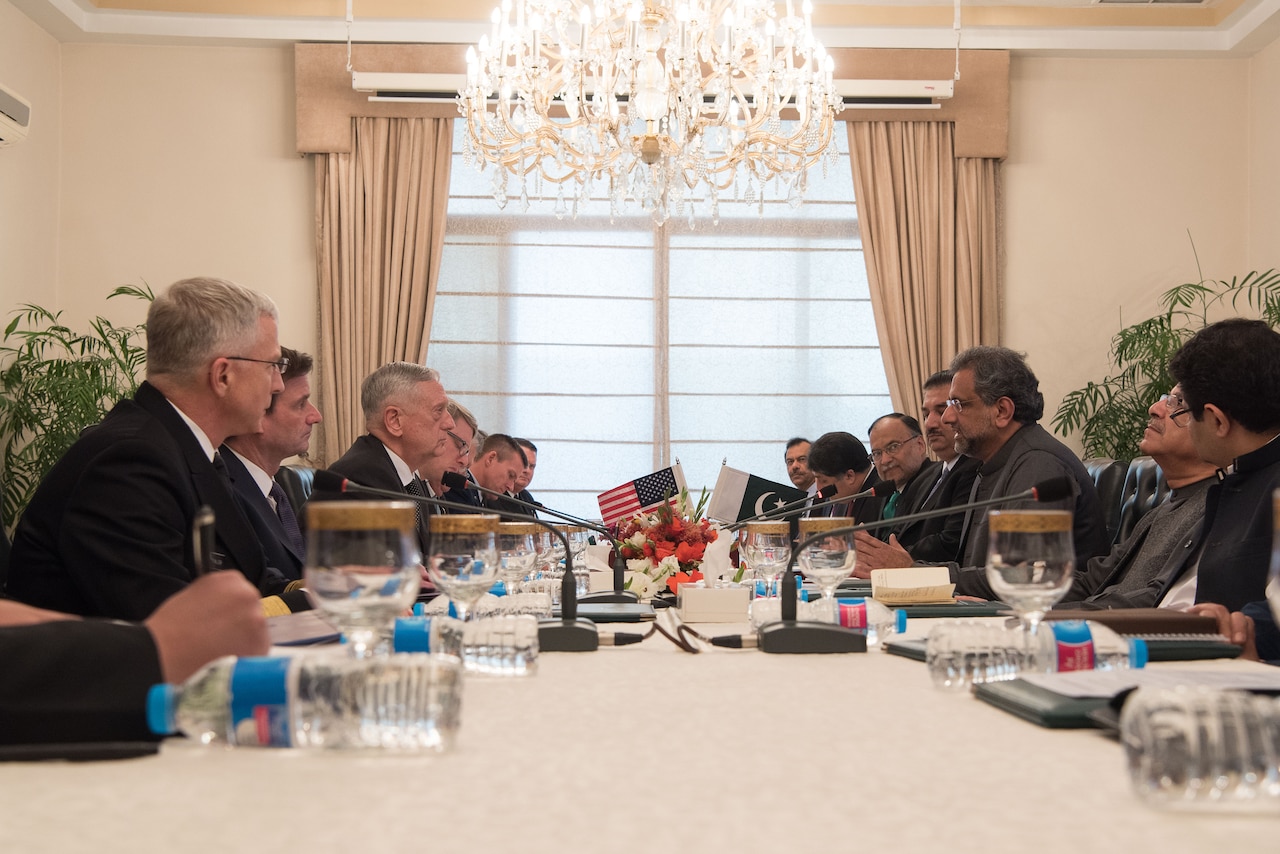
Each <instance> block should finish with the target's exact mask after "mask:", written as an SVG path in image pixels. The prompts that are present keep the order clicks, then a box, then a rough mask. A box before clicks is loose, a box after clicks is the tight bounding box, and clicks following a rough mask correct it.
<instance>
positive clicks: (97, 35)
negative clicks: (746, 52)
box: [10, 0, 1280, 56]
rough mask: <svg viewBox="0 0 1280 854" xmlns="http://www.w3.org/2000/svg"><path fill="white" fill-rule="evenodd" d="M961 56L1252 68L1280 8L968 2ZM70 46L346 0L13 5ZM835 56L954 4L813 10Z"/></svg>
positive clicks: (375, 11) (365, 19)
mask: <svg viewBox="0 0 1280 854" xmlns="http://www.w3.org/2000/svg"><path fill="white" fill-rule="evenodd" d="M962 1H963V6H962V10H961V12H962V15H961V17H962V23H963V27H962V30H961V46H962V47H965V48H972V49H983V48H986V49H997V48H998V49H1010V50H1014V51H1017V52H1021V53H1040V54H1056V55H1079V54H1094V53H1106V54H1111V55H1122V56H1123V55H1132V56H1152V55H1169V56H1188V55H1193V56H1194V55H1200V56H1214V55H1217V56H1223V55H1226V56H1246V55H1249V54H1251V53H1253V52H1255V51H1257V50H1260V49H1261V48H1263V47H1265V46H1267V45H1268V44H1270V43H1271V42H1272V41H1274V40H1275V39H1276V38H1280V0H962ZM10 2H11V3H12V4H13V5H14V6H15V7H17V8H18V9H20V10H21V11H23V12H24V13H26V14H27V15H28V16H29V17H30V18H31V19H32V20H34V21H36V23H38V24H40V25H41V26H42V27H43V28H44V29H46V30H47V31H49V32H50V33H51V34H52V35H53V36H54V37H55V38H57V39H58V40H59V41H62V42H86V41H90V42H92V41H105V42H150V43H164V44H189V43H217V44H261V43H270V42H298V41H345V40H346V38H347V26H346V11H347V9H346V7H347V3H346V0H10ZM498 2H499V0H353V5H354V24H353V26H352V28H351V38H352V39H353V40H355V41H365V42H446V43H471V42H475V41H477V40H478V39H479V38H480V36H481V35H482V34H483V33H484V32H486V31H487V30H488V23H487V21H488V15H489V12H490V11H491V10H492V8H493V7H494V6H496V5H498ZM813 21H814V27H815V29H816V30H817V32H818V38H819V39H820V40H821V41H822V42H823V43H824V44H825V45H826V46H827V47H909V48H953V47H955V43H956V35H955V30H954V28H953V21H954V9H953V6H952V4H951V2H950V0H815V11H814V15H813Z"/></svg>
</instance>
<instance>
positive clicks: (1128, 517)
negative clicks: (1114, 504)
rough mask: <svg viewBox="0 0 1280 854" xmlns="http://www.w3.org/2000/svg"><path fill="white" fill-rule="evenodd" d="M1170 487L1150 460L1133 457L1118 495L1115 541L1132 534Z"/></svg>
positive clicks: (1154, 463) (1153, 461)
mask: <svg viewBox="0 0 1280 854" xmlns="http://www.w3.org/2000/svg"><path fill="white" fill-rule="evenodd" d="M1169 492H1170V490H1169V484H1168V483H1167V482H1165V479H1164V472H1162V471H1161V470H1160V466H1158V465H1156V461H1155V460H1153V459H1151V457H1135V458H1134V459H1133V460H1131V461H1130V462H1129V470H1128V472H1126V474H1125V477H1124V487H1123V489H1122V490H1121V494H1120V529H1119V531H1118V532H1117V537H1118V539H1121V540H1122V539H1124V538H1125V537H1128V536H1129V535H1130V534H1132V533H1133V527H1134V525H1137V524H1138V520H1139V519H1141V518H1142V515H1143V514H1144V513H1146V512H1147V511H1148V510H1151V509H1152V508H1154V507H1156V506H1157V505H1159V504H1160V502H1162V501H1164V500H1165V498H1166V497H1168V495H1169Z"/></svg>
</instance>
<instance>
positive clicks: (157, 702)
mask: <svg viewBox="0 0 1280 854" xmlns="http://www.w3.org/2000/svg"><path fill="white" fill-rule="evenodd" d="M177 700H178V691H177V689H176V688H175V687H174V686H172V685H168V684H165V683H161V684H159V685H152V686H151V688H150V689H148V691H147V728H148V729H150V730H151V731H152V732H153V733H155V734H156V735H172V734H173V733H175V732H177V731H178V726H177V721H175V720H174V706H175V705H177Z"/></svg>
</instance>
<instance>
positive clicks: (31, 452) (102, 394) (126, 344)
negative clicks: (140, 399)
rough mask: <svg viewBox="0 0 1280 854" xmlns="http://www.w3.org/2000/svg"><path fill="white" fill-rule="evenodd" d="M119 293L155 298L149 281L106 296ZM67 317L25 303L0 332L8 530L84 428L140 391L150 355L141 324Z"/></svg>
mask: <svg viewBox="0 0 1280 854" xmlns="http://www.w3.org/2000/svg"><path fill="white" fill-rule="evenodd" d="M119 296H129V297H135V298H137V299H142V300H146V301H148V302H149V301H151V300H152V299H154V295H153V294H152V292H151V289H150V288H149V287H147V286H146V285H145V284H143V286H142V287H134V286H131V285H124V286H121V287H118V288H116V289H115V290H114V291H112V292H111V293H110V295H109V296H108V299H110V298H113V297H119ZM61 316H62V312H53V311H50V310H49V309H47V308H43V307H41V306H38V305H24V306H22V307H21V308H20V309H18V310H17V311H16V312H15V314H14V317H13V320H12V321H10V322H9V325H8V326H6V327H5V330H4V337H3V339H0V366H3V367H0V463H2V464H3V466H4V473H3V482H4V489H3V493H2V495H0V513H2V514H3V520H4V522H5V525H6V527H7V528H8V529H9V530H12V529H13V526H14V525H16V524H17V521H18V516H19V515H21V513H22V510H23V508H25V507H26V506H27V502H28V501H29V500H30V498H31V495H32V493H34V492H35V489H36V487H37V486H39V484H40V481H41V479H43V478H44V476H45V473H46V472H48V471H49V469H50V468H52V467H53V464H54V463H56V462H57V461H58V459H59V458H60V457H61V456H62V455H63V454H64V453H65V452H66V450H67V448H69V447H71V444H72V443H73V442H74V441H75V440H76V438H77V437H78V436H79V435H80V431H82V430H83V429H84V428H85V427H88V426H89V425H90V424H96V423H97V422H99V421H101V420H102V418H103V416H104V415H105V414H106V412H107V411H108V410H109V409H110V408H111V407H112V406H114V405H115V403H116V401H117V400H119V399H120V398H121V397H125V396H128V395H131V394H133V393H134V392H135V391H137V388H138V372H139V370H140V369H141V367H142V365H143V363H144V362H145V361H146V348H145V346H144V345H143V343H142V335H143V332H144V331H145V329H144V327H143V326H142V325H138V326H116V325H115V324H113V323H112V322H111V321H109V320H107V319H105V318H103V317H96V318H94V320H93V321H92V322H90V324H89V331H88V332H77V331H76V330H74V329H71V328H70V327H68V326H66V325H65V324H63V323H62V321H61Z"/></svg>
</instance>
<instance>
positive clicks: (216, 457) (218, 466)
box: [213, 451, 231, 483]
mask: <svg viewBox="0 0 1280 854" xmlns="http://www.w3.org/2000/svg"><path fill="white" fill-rule="evenodd" d="M213 470H214V471H216V472H217V473H218V474H219V475H220V476H221V477H222V479H223V480H224V481H226V482H227V483H231V475H230V473H228V472H227V464H226V463H224V462H223V461H222V454H220V453H218V452H217V451H214V452H213Z"/></svg>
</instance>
